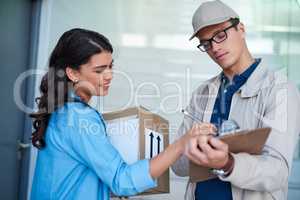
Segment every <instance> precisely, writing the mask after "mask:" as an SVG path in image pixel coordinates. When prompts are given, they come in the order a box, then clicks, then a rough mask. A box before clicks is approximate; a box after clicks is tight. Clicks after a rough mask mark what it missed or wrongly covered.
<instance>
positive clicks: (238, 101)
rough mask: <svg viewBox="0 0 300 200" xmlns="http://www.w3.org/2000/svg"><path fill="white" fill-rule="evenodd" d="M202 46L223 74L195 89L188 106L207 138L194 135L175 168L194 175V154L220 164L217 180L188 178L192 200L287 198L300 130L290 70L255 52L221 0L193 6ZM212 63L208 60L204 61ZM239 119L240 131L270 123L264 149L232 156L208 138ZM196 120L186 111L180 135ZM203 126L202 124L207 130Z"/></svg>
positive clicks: (203, 163) (299, 97)
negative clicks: (273, 66) (274, 67)
mask: <svg viewBox="0 0 300 200" xmlns="http://www.w3.org/2000/svg"><path fill="white" fill-rule="evenodd" d="M192 24H193V29H194V33H193V35H192V36H191V38H190V39H193V38H194V37H196V38H198V40H199V41H200V44H199V45H198V46H197V47H198V48H199V49H200V50H201V51H202V52H206V53H207V54H208V56H209V57H210V58H211V59H213V61H214V62H215V63H217V64H218V65H219V66H220V67H221V68H222V72H221V73H220V74H219V75H218V76H216V77H214V78H212V79H210V80H208V81H206V82H205V83H204V84H203V85H201V86H200V87H199V88H198V89H196V91H194V93H193V95H192V98H191V101H190V103H189V105H188V106H187V108H186V112H188V113H190V114H191V115H192V116H195V118H197V119H200V120H202V122H205V123H204V124H205V126H206V127H208V126H207V123H210V124H211V126H210V127H208V128H207V129H206V130H205V131H203V136H202V137H201V139H198V140H196V139H195V140H196V141H191V145H190V148H189V149H187V151H186V153H185V156H183V157H181V159H179V160H178V161H177V162H176V164H175V165H174V166H173V170H174V172H175V173H176V174H177V175H179V176H188V169H189V160H191V161H192V162H194V163H196V164H198V165H201V166H205V167H209V168H212V169H214V170H213V172H214V173H215V175H217V178H215V179H211V180H208V181H203V182H198V183H191V182H189V185H188V190H187V192H186V197H187V199H196V200H197V199H200V200H209V199H210V200H211V199H217V200H231V199H234V200H268V199H276V200H282V199H287V191H288V175H289V171H290V169H291V164H292V159H293V152H294V149H295V146H296V141H297V138H298V134H299V133H300V123H299V122H300V95H299V92H298V90H297V88H296V87H295V86H294V85H293V84H292V83H290V82H289V81H287V80H286V78H284V76H282V75H280V74H278V73H274V72H272V71H270V70H268V66H267V64H266V63H264V62H263V60H262V59H260V58H253V56H252V55H251V53H250V52H249V50H248V48H247V44H246V41H245V26H244V25H243V24H242V23H241V22H240V20H239V16H238V14H237V13H236V12H235V11H234V10H232V9H231V8H230V7H228V6H227V5H225V4H224V3H223V2H221V1H218V0H216V1H209V2H204V3H202V4H201V5H200V7H199V8H198V9H197V10H196V11H195V13H194V16H193V20H192ZM200 67H209V66H200ZM228 120H229V121H235V122H236V123H237V124H238V125H239V127H240V128H241V129H255V128H262V127H271V128H272V131H271V133H270V135H269V138H268V140H267V142H266V144H265V146H264V149H263V153H262V155H256V156H255V155H250V154H247V153H238V154H233V153H230V152H229V151H228V146H227V144H225V143H223V142H222V141H220V140H218V139H217V138H214V137H212V136H209V134H215V132H216V130H218V129H220V127H221V126H222V124H223V122H224V121H225V122H226V121H228ZM193 123H195V122H194V121H193V119H191V118H189V117H185V118H184V120H183V123H182V125H181V127H180V128H179V130H178V134H179V135H182V134H185V133H186V132H187V131H189V130H190V129H191V127H192V125H193ZM203 130H204V129H203Z"/></svg>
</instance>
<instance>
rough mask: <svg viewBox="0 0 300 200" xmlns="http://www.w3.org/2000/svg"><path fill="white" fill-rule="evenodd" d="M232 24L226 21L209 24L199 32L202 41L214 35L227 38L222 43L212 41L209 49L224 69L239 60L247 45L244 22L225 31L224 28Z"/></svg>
mask: <svg viewBox="0 0 300 200" xmlns="http://www.w3.org/2000/svg"><path fill="white" fill-rule="evenodd" d="M231 25H232V24H231V22H229V21H226V22H223V23H220V24H216V25H211V26H207V27H205V28H203V29H201V30H200V31H199V32H198V34H197V38H198V39H199V41H200V43H201V42H203V41H206V40H209V39H211V38H212V37H214V39H216V40H218V39H220V41H222V40H223V39H224V38H222V37H225V38H226V39H225V40H224V41H222V42H220V43H217V42H215V41H211V43H210V44H211V48H210V49H208V50H207V53H208V55H209V56H210V57H211V58H212V59H213V60H214V61H215V62H216V63H217V64H218V65H220V67H222V69H223V70H226V69H229V68H230V67H232V66H233V65H235V64H236V63H237V62H238V61H239V59H240V58H241V55H242V53H243V51H244V47H245V41H244V26H243V24H241V23H239V24H238V25H237V26H235V27H232V28H229V29H227V30H226V31H225V32H226V33H224V31H223V30H224V29H226V28H228V27H230V26H231ZM222 31H223V32H222ZM224 34H226V35H224Z"/></svg>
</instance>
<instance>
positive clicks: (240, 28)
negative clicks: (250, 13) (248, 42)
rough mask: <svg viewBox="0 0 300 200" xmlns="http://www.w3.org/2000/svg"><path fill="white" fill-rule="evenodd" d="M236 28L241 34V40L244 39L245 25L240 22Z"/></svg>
mask: <svg viewBox="0 0 300 200" xmlns="http://www.w3.org/2000/svg"><path fill="white" fill-rule="evenodd" d="M237 28H238V30H239V31H240V32H241V34H242V38H245V37H246V31H245V25H244V24H243V23H242V22H240V23H239V25H238V26H237Z"/></svg>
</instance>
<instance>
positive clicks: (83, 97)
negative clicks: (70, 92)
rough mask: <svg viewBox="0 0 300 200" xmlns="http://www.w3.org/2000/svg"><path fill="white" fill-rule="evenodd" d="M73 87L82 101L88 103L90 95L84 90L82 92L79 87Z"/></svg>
mask: <svg viewBox="0 0 300 200" xmlns="http://www.w3.org/2000/svg"><path fill="white" fill-rule="evenodd" d="M74 89H75V94H76V95H77V96H79V97H80V99H81V100H82V101H84V102H86V103H88V102H89V101H90V99H91V95H89V94H87V93H86V92H84V91H82V90H80V89H76V88H74Z"/></svg>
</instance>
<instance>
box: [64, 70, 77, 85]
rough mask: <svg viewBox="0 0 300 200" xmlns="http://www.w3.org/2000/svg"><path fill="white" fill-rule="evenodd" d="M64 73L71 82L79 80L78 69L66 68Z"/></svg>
mask: <svg viewBox="0 0 300 200" xmlns="http://www.w3.org/2000/svg"><path fill="white" fill-rule="evenodd" d="M66 75H67V77H68V78H69V79H70V80H71V81H72V82H77V81H78V80H79V77H78V71H77V70H76V69H72V68H71V67H67V68H66Z"/></svg>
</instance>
